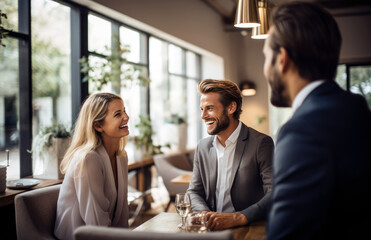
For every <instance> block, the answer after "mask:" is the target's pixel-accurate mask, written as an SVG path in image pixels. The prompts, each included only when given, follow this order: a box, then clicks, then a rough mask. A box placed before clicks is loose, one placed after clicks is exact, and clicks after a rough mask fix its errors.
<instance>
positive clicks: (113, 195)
mask: <svg viewBox="0 0 371 240" xmlns="http://www.w3.org/2000/svg"><path fill="white" fill-rule="evenodd" d="M116 158H117V161H116V162H117V183H118V191H117V190H116V187H115V179H114V176H113V172H112V167H111V162H110V159H109V156H108V154H107V152H106V150H105V148H104V147H103V146H100V147H98V148H97V149H96V150H95V151H91V152H89V153H88V154H87V155H86V157H85V161H84V165H83V169H82V173H80V167H78V165H79V164H80V163H81V160H82V159H81V158H80V157H79V154H78V153H75V155H74V156H73V159H72V160H71V163H70V165H69V167H68V170H67V173H66V175H65V177H64V180H63V184H62V186H61V189H60V193H59V198H58V203H57V216H56V222H55V228H54V234H55V235H56V236H57V237H58V239H71V240H72V239H73V231H74V230H75V229H76V228H77V227H79V226H82V225H95V226H113V227H128V218H129V209H128V202H127V190H128V159H127V157H122V156H120V157H119V156H117V157H116Z"/></svg>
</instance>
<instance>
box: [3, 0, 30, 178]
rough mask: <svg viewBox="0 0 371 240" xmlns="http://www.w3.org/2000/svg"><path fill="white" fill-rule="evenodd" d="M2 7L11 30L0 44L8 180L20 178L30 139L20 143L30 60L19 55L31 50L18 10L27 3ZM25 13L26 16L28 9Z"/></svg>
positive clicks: (8, 0)
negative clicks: (8, 162)
mask: <svg viewBox="0 0 371 240" xmlns="http://www.w3.org/2000/svg"><path fill="white" fill-rule="evenodd" d="M25 5H27V2H26V4H25ZM0 9H1V11H2V13H5V14H6V15H7V19H4V18H2V26H3V27H4V28H5V29H7V30H8V35H7V38H5V39H2V40H3V44H4V45H5V46H0V86H1V88H0V164H1V165H5V164H6V162H5V160H6V151H5V150H9V159H10V166H9V167H8V170H7V180H11V179H17V178H19V177H20V156H21V155H25V154H27V152H26V149H23V148H24V147H25V146H27V143H26V142H27V141H28V140H27V139H26V140H24V139H25V138H27V136H25V137H24V138H23V141H22V142H21V132H22V131H23V130H25V128H27V127H28V125H27V123H24V122H22V121H21V120H22V119H23V120H24V113H26V111H27V106H24V105H23V104H22V103H23V102H24V100H25V99H26V98H27V91H25V89H24V87H25V83H26V82H27V74H29V71H28V69H27V64H24V63H27V60H26V61H23V60H22V61H21V60H20V54H19V53H20V52H21V51H27V50H28V49H29V48H28V43H29V41H28V40H27V36H28V28H27V22H20V21H19V18H20V15H19V12H22V11H25V10H26V9H27V6H26V7H24V6H21V7H19V6H18V1H13V0H0ZM24 16H25V17H27V12H24ZM25 57H27V56H25ZM21 69H22V70H23V71H22V72H20V70H21ZM21 97H22V98H21ZM25 107H26V108H25ZM21 146H22V147H21ZM21 149H22V151H21Z"/></svg>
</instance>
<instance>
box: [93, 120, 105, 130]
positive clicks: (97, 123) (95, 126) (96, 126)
mask: <svg viewBox="0 0 371 240" xmlns="http://www.w3.org/2000/svg"><path fill="white" fill-rule="evenodd" d="M93 127H94V129H95V131H97V132H103V128H102V125H101V124H100V122H95V123H94V124H93Z"/></svg>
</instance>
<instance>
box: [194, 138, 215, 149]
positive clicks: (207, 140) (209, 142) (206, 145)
mask: <svg viewBox="0 0 371 240" xmlns="http://www.w3.org/2000/svg"><path fill="white" fill-rule="evenodd" d="M214 138H215V136H214V135H212V136H208V137H205V138H202V139H201V140H200V141H199V142H198V144H197V148H199V149H205V148H209V147H210V145H212V144H213V141H214Z"/></svg>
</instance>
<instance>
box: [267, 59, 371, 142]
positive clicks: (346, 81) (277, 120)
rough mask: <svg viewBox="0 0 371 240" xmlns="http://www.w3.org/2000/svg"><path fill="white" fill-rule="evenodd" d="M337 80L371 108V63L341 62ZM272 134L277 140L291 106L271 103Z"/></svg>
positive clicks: (289, 115)
mask: <svg viewBox="0 0 371 240" xmlns="http://www.w3.org/2000/svg"><path fill="white" fill-rule="evenodd" d="M335 81H336V82H337V83H338V84H339V86H340V87H342V88H343V89H344V90H347V91H350V92H353V93H356V94H360V95H362V96H363V97H364V98H365V99H366V101H367V103H368V106H369V108H370V109H371V65H370V64H367V63H366V64H365V63H363V64H340V65H338V68H337V73H336V78H335ZM269 115H270V126H271V135H272V137H273V139H275V140H276V138H277V135H278V132H279V129H280V128H281V126H282V125H284V124H285V123H286V122H287V121H288V120H289V119H290V118H291V116H292V110H291V108H276V107H274V106H272V105H269Z"/></svg>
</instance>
